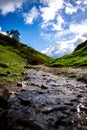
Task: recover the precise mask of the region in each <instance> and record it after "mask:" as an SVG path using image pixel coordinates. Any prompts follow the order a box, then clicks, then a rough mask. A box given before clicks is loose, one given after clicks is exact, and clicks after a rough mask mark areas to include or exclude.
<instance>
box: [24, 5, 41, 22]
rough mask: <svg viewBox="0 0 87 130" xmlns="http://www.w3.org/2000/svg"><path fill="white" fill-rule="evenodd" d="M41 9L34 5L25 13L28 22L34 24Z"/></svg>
mask: <svg viewBox="0 0 87 130" xmlns="http://www.w3.org/2000/svg"><path fill="white" fill-rule="evenodd" d="M38 15H39V11H38V10H37V8H36V7H33V8H32V9H31V10H30V11H29V12H28V13H23V17H24V20H25V23H26V24H32V23H33V20H35V19H37V17H38Z"/></svg>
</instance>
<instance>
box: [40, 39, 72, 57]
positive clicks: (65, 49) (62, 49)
mask: <svg viewBox="0 0 87 130" xmlns="http://www.w3.org/2000/svg"><path fill="white" fill-rule="evenodd" d="M73 50H74V45H73V44H69V43H67V42H63V41H62V42H61V43H59V42H57V43H56V44H53V45H51V46H50V47H49V48H47V49H46V50H43V51H42V53H44V54H46V55H48V56H51V57H54V58H58V57H61V56H63V55H65V54H69V53H70V52H72V51H73Z"/></svg>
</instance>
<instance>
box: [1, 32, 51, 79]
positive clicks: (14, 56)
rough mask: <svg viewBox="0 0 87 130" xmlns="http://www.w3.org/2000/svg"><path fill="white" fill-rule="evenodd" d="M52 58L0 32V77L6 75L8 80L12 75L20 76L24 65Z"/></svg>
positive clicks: (46, 62) (48, 60)
mask: <svg viewBox="0 0 87 130" xmlns="http://www.w3.org/2000/svg"><path fill="white" fill-rule="evenodd" d="M52 60H53V59H52V58H50V57H48V56H46V55H44V54H42V53H40V52H38V51H36V50H34V49H33V48H30V47H28V46H27V45H24V44H22V43H20V42H18V41H16V40H13V39H11V38H9V37H8V36H5V35H3V34H0V79H2V77H3V78H4V79H7V77H8V80H10V79H12V80H13V77H15V78H18V77H20V74H21V73H22V72H24V70H25V67H26V66H29V65H30V64H31V65H32V64H33V65H36V64H48V62H50V61H52ZM5 75H7V77H6V76H5ZM14 75H15V76H14Z"/></svg>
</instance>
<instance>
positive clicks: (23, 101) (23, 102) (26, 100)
mask: <svg viewBox="0 0 87 130" xmlns="http://www.w3.org/2000/svg"><path fill="white" fill-rule="evenodd" d="M19 100H20V102H21V105H24V106H27V105H29V104H30V103H31V101H30V100H28V99H26V98H20V97H19Z"/></svg>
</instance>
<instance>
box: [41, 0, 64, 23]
mask: <svg viewBox="0 0 87 130" xmlns="http://www.w3.org/2000/svg"><path fill="white" fill-rule="evenodd" d="M42 3H43V4H46V6H45V7H42V8H40V11H41V17H42V19H43V21H44V23H47V22H48V21H50V20H54V19H55V16H56V14H57V13H58V11H59V10H60V9H62V8H63V0H55V1H54V0H49V1H48V0H45V1H43V0H42Z"/></svg>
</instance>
